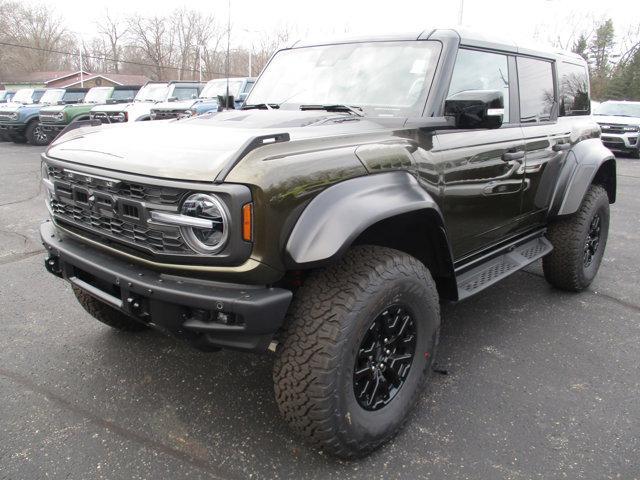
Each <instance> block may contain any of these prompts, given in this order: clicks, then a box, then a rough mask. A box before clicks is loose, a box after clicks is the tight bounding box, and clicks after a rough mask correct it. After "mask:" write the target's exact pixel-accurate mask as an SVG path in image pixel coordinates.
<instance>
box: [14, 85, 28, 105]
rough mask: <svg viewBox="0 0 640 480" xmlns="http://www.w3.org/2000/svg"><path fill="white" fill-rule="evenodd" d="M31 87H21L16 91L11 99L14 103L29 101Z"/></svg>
mask: <svg viewBox="0 0 640 480" xmlns="http://www.w3.org/2000/svg"><path fill="white" fill-rule="evenodd" d="M32 95H33V88H22V89H20V90H18V91H17V92H16V94H15V95H14V96H13V98H12V99H11V101H13V102H16V103H31V96H32Z"/></svg>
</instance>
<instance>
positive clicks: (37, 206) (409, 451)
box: [0, 143, 640, 479]
mask: <svg viewBox="0 0 640 480" xmlns="http://www.w3.org/2000/svg"><path fill="white" fill-rule="evenodd" d="M40 151H41V149H39V148H36V147H30V146H26V145H14V144H11V143H0V179H2V187H1V188H0V479H41V478H52V479H67V478H69V479H92V478H106V479H143V478H144V479H159V478H164V479H178V478H221V479H243V478H296V479H306V478H317V479H351V478H353V479H356V478H363V479H364V478H366V479H374V478H385V479H387V478H408V479H416V478H434V479H436V478H451V479H466V478H473V479H500V478H508V479H536V478H571V479H575V478H588V479H604V478H621V479H637V478H640V287H639V284H640V253H639V246H640V161H638V160H630V159H620V161H619V163H618V173H619V176H618V203H617V204H616V205H614V206H613V207H612V222H611V229H610V237H609V243H608V245H607V251H606V254H605V258H604V262H603V265H602V267H601V269H600V274H599V275H598V277H597V279H596V281H595V282H594V284H593V285H592V287H591V288H590V289H589V290H588V291H586V292H584V293H581V294H567V293H563V292H560V291H557V290H553V289H552V288H550V287H549V286H548V284H547V283H546V282H545V281H544V279H543V278H541V269H540V265H533V266H531V267H529V268H527V270H526V271H523V272H519V273H516V274H515V275H513V276H511V277H510V278H508V279H507V280H506V281H504V282H502V283H501V284H498V285H497V286H494V287H493V288H491V289H489V290H487V291H485V292H483V293H482V294H480V295H479V296H477V297H474V298H472V299H470V300H468V301H466V302H463V303H461V304H458V305H447V306H445V307H444V310H443V313H444V320H445V322H446V323H445V326H444V328H443V334H442V340H441V346H440V353H439V356H438V364H439V366H440V368H442V369H446V370H447V371H448V375H442V374H434V376H433V378H432V381H431V383H430V385H429V386H428V387H427V388H426V389H425V391H424V393H423V395H422V397H421V400H420V405H419V407H418V409H417V411H416V413H415V414H414V415H413V417H412V420H411V422H410V423H409V425H408V427H407V428H406V429H405V430H404V431H403V432H402V433H401V434H400V435H399V436H398V437H397V438H396V439H395V440H394V441H392V442H391V443H390V444H388V445H387V446H385V447H384V448H382V449H381V450H379V451H378V452H376V453H374V454H373V455H371V456H370V457H368V458H366V459H364V460H360V461H356V462H343V461H337V460H334V459H332V458H328V457H327V456H326V455H323V454H322V453H319V452H317V451H315V450H313V449H310V448H308V447H306V446H305V445H304V444H303V443H301V442H300V441H299V440H298V439H297V438H295V437H294V436H293V435H292V434H291V432H290V431H289V430H288V429H287V427H286V425H285V424H284V423H283V422H282V421H281V419H280V416H279V414H278V411H277V408H276V405H275V402H274V398H273V390H272V383H271V365H272V361H273V358H272V357H271V356H268V355H265V356H260V355H249V354H240V353H234V352H220V353H214V354H204V353H200V352H197V351H195V350H192V349H191V348H190V347H188V346H187V345H185V344H183V343H181V342H179V341H177V340H174V339H171V338H167V337H164V336H162V335H161V334H159V333H155V332H147V333H142V334H134V335H131V334H120V333H117V332H114V331H112V330H110V329H109V328H108V327H106V326H103V325H101V324H99V323H98V322H97V321H95V320H93V319H92V318H91V317H89V315H87V314H86V313H85V312H84V311H83V310H82V309H81V308H80V307H79V306H78V305H77V303H76V302H75V300H74V298H73V295H72V293H71V290H70V288H69V286H68V285H66V284H65V283H64V282H63V281H62V280H59V279H56V278H54V277H52V276H51V275H49V274H47V273H46V272H45V270H44V268H43V258H44V255H43V253H42V249H41V245H40V243H39V241H38V237H37V228H38V224H39V223H40V221H42V220H43V219H45V218H46V210H45V208H44V204H43V200H42V191H41V188H40V182H39V176H40V172H39V170H40V166H39V153H40Z"/></svg>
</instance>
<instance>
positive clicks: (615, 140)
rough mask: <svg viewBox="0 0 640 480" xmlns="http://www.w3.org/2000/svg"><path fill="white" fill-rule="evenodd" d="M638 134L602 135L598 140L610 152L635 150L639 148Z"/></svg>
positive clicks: (639, 135)
mask: <svg viewBox="0 0 640 480" xmlns="http://www.w3.org/2000/svg"><path fill="white" fill-rule="evenodd" d="M638 137H640V133H639V132H629V133H624V134H616V133H604V132H603V133H602V136H601V137H600V139H601V140H602V143H604V146H605V147H607V148H609V149H611V150H635V149H638V147H640V143H639V141H638Z"/></svg>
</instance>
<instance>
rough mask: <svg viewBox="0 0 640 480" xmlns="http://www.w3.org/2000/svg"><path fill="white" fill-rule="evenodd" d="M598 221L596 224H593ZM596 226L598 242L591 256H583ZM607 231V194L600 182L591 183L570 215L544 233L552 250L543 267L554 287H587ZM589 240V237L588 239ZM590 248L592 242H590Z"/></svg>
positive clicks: (595, 272)
mask: <svg viewBox="0 0 640 480" xmlns="http://www.w3.org/2000/svg"><path fill="white" fill-rule="evenodd" d="M596 223H597V224H598V225H595V224H596ZM594 225H595V226H596V227H597V231H598V235H599V238H598V243H597V247H596V248H595V251H593V252H591V253H592V254H591V258H590V259H587V258H585V249H586V248H587V247H588V245H587V243H588V242H589V241H590V236H591V237H593V235H590V232H591V230H592V229H593V228H594ZM608 232H609V197H608V196H607V192H606V190H605V189H604V188H603V187H602V186H600V185H591V186H590V187H589V190H587V193H586V194H585V196H584V198H583V199H582V203H581V204H580V208H579V209H578V211H577V212H576V213H574V214H573V215H571V216H569V217H567V218H563V219H560V220H559V221H557V222H554V223H552V224H550V225H549V228H548V230H547V237H548V238H549V240H550V241H551V244H552V245H553V251H552V252H551V253H550V254H549V255H547V256H546V257H544V259H543V260H542V267H543V270H544V276H545V278H546V279H547V281H548V282H549V283H550V284H551V285H553V286H554V287H557V288H560V289H562V290H568V291H572V292H579V291H581V290H584V289H585V288H587V287H588V286H589V285H590V284H591V282H592V281H593V279H594V278H595V276H596V274H597V273H598V268H599V267H600V262H601V261H602V257H603V255H604V249H605V246H606V244H607V236H608ZM591 241H592V240H591ZM591 250H594V249H593V243H592V244H591Z"/></svg>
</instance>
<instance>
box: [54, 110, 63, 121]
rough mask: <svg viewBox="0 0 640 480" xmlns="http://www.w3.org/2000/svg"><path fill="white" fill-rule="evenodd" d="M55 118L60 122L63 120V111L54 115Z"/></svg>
mask: <svg viewBox="0 0 640 480" xmlns="http://www.w3.org/2000/svg"><path fill="white" fill-rule="evenodd" d="M56 120H58V121H59V122H62V121H63V120H64V112H60V113H58V114H57V115H56Z"/></svg>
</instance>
